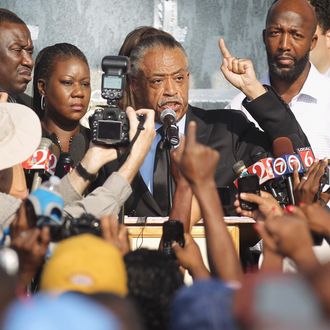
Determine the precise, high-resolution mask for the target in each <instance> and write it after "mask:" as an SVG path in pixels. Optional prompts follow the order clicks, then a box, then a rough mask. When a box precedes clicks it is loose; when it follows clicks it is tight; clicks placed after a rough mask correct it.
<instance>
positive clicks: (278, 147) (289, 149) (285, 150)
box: [273, 136, 294, 157]
mask: <svg viewBox="0 0 330 330" xmlns="http://www.w3.org/2000/svg"><path fill="white" fill-rule="evenodd" d="M273 154H274V156H275V157H281V156H283V155H290V154H294V150H293V145H292V142H291V140H290V139H289V138H288V137H285V136H283V137H278V138H277V139H275V140H274V141H273Z"/></svg>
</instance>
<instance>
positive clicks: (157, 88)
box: [107, 34, 308, 216]
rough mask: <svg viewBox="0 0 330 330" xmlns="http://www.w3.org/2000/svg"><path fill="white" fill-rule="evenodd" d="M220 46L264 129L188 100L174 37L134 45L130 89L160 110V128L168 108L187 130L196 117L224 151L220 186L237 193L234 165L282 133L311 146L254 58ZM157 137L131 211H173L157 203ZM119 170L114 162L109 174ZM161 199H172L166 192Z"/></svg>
mask: <svg viewBox="0 0 330 330" xmlns="http://www.w3.org/2000/svg"><path fill="white" fill-rule="evenodd" d="M220 49H221V52H222V55H223V57H224V61H223V64H222V66H221V70H222V72H223V74H224V76H225V77H226V79H227V80H228V81H229V82H230V83H231V84H232V85H233V86H235V87H236V88H238V89H240V90H241V91H242V92H243V93H244V94H245V95H246V96H247V99H246V100H245V104H246V107H247V108H248V109H249V111H250V113H251V114H252V115H253V116H254V118H255V119H256V120H257V121H258V123H259V125H260V126H261V127H262V128H263V129H264V132H261V131H260V130H258V129H257V128H256V127H255V126H254V124H252V123H250V122H249V121H248V120H247V119H246V117H245V116H244V115H242V114H241V113H240V112H238V111H231V110H208V111H205V110H203V109H199V108H196V107H192V106H190V105H189V104H188V89H189V70H188V59H187V56H186V53H185V50H184V49H183V47H182V45H181V44H180V43H179V42H177V41H176V40H175V39H174V38H173V37H171V36H166V35H164V34H162V35H153V36H149V37H146V38H144V39H142V40H140V42H139V43H138V44H137V45H135V46H134V47H133V49H132V51H131V52H130V64H131V68H130V77H129V89H130V91H131V93H132V96H133V99H134V103H135V108H136V109H139V108H151V109H154V110H155V120H156V128H158V127H160V126H161V123H160V114H161V112H162V111H164V109H166V108H171V109H172V110H174V111H175V113H176V117H177V122H178V126H179V128H180V132H182V133H184V131H185V128H186V127H187V125H188V123H189V122H190V121H195V122H196V123H197V139H198V141H199V142H200V143H203V144H206V145H208V146H210V147H212V148H214V149H216V150H218V151H219V152H220V156H221V159H220V162H219V164H218V168H217V171H216V182H217V185H218V187H221V186H230V187H231V191H232V192H233V194H234V187H233V180H234V179H235V176H234V173H233V170H232V166H233V164H234V163H235V162H237V161H238V160H243V161H244V162H245V164H246V165H247V166H249V165H251V163H252V160H251V157H253V156H254V155H255V154H256V153H258V152H260V151H267V152H271V144H272V141H273V140H274V139H275V138H277V137H280V136H289V135H291V134H297V135H298V136H299V137H300V139H301V141H302V142H301V144H302V145H308V141H307V138H306V137H305V135H304V133H303V132H302V130H301V128H300V126H299V124H298V123H297V122H296V120H295V118H294V116H293V114H292V113H291V111H290V109H289V108H288V107H287V106H285V104H284V103H283V102H282V101H281V100H280V99H279V98H278V97H277V96H276V94H275V93H274V92H273V91H272V90H268V89H266V88H265V87H264V86H263V85H261V83H260V82H259V81H258V80H257V79H256V76H255V72H254V69H253V65H252V62H251V61H250V60H246V59H238V58H235V57H233V56H232V55H231V54H230V52H229V51H228V50H227V48H226V46H225V44H224V41H223V40H221V41H220ZM157 136H158V134H157ZM157 136H156V139H155V143H154V145H153V146H152V147H151V150H150V152H149V154H148V156H147V157H146V160H145V162H144V164H143V166H142V167H141V168H140V173H139V174H138V175H137V177H136V178H135V180H134V182H133V184H132V188H133V193H132V195H131V196H130V198H129V199H128V201H127V203H126V204H125V207H126V208H125V214H127V215H130V216H165V215H168V212H169V210H168V208H166V207H165V208H163V209H162V208H161V207H160V204H159V202H157V201H156V198H157V197H159V196H153V192H154V191H153V181H154V178H153V174H152V172H153V164H154V159H155V153H156V146H157V143H158V141H159V140H160V139H161V137H158V138H157ZM295 147H298V146H295ZM205 161H207V160H205ZM113 170H114V168H113V166H111V165H109V166H108V168H107V172H109V171H113ZM107 175H108V173H107ZM155 197H156V198H155ZM161 197H162V199H167V196H166V194H164V196H161Z"/></svg>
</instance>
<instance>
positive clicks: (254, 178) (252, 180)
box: [237, 174, 260, 211]
mask: <svg viewBox="0 0 330 330" xmlns="http://www.w3.org/2000/svg"><path fill="white" fill-rule="evenodd" d="M237 184H238V192H239V193H242V192H246V193H252V194H257V195H260V187H259V177H258V175H256V174H252V175H247V176H243V177H241V178H238V181H237ZM239 202H240V204H241V208H242V210H247V211H253V210H256V209H257V208H258V205H257V204H256V203H251V202H247V201H244V200H242V199H241V198H239Z"/></svg>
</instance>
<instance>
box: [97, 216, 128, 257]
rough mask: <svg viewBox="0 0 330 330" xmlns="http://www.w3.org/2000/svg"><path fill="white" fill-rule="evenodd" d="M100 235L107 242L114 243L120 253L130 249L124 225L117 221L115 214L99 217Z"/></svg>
mask: <svg viewBox="0 0 330 330" xmlns="http://www.w3.org/2000/svg"><path fill="white" fill-rule="evenodd" d="M100 222H101V235H102V238H103V239H104V240H105V241H107V242H108V243H111V244H114V245H115V246H116V247H117V248H118V249H119V251H120V252H121V254H122V255H125V254H126V253H128V252H129V251H130V242H129V238H128V232H127V228H126V226H125V225H123V224H120V223H119V222H118V219H117V216H115V215H105V216H103V217H101V219H100Z"/></svg>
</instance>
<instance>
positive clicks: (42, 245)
mask: <svg viewBox="0 0 330 330" xmlns="http://www.w3.org/2000/svg"><path fill="white" fill-rule="evenodd" d="M49 242H50V233H49V228H48V227H43V228H42V229H39V228H34V229H28V230H25V231H21V232H20V234H19V235H18V236H16V237H15V238H14V239H13V240H12V241H11V247H12V248H13V249H14V250H15V251H16V252H17V255H18V258H19V282H20V284H21V285H22V286H23V287H26V286H27V285H29V283H30V282H31V280H32V279H33V277H34V276H35V274H36V273H37V271H38V269H39V267H40V266H41V265H42V263H43V262H44V260H45V256H46V253H47V248H48V244H49Z"/></svg>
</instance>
